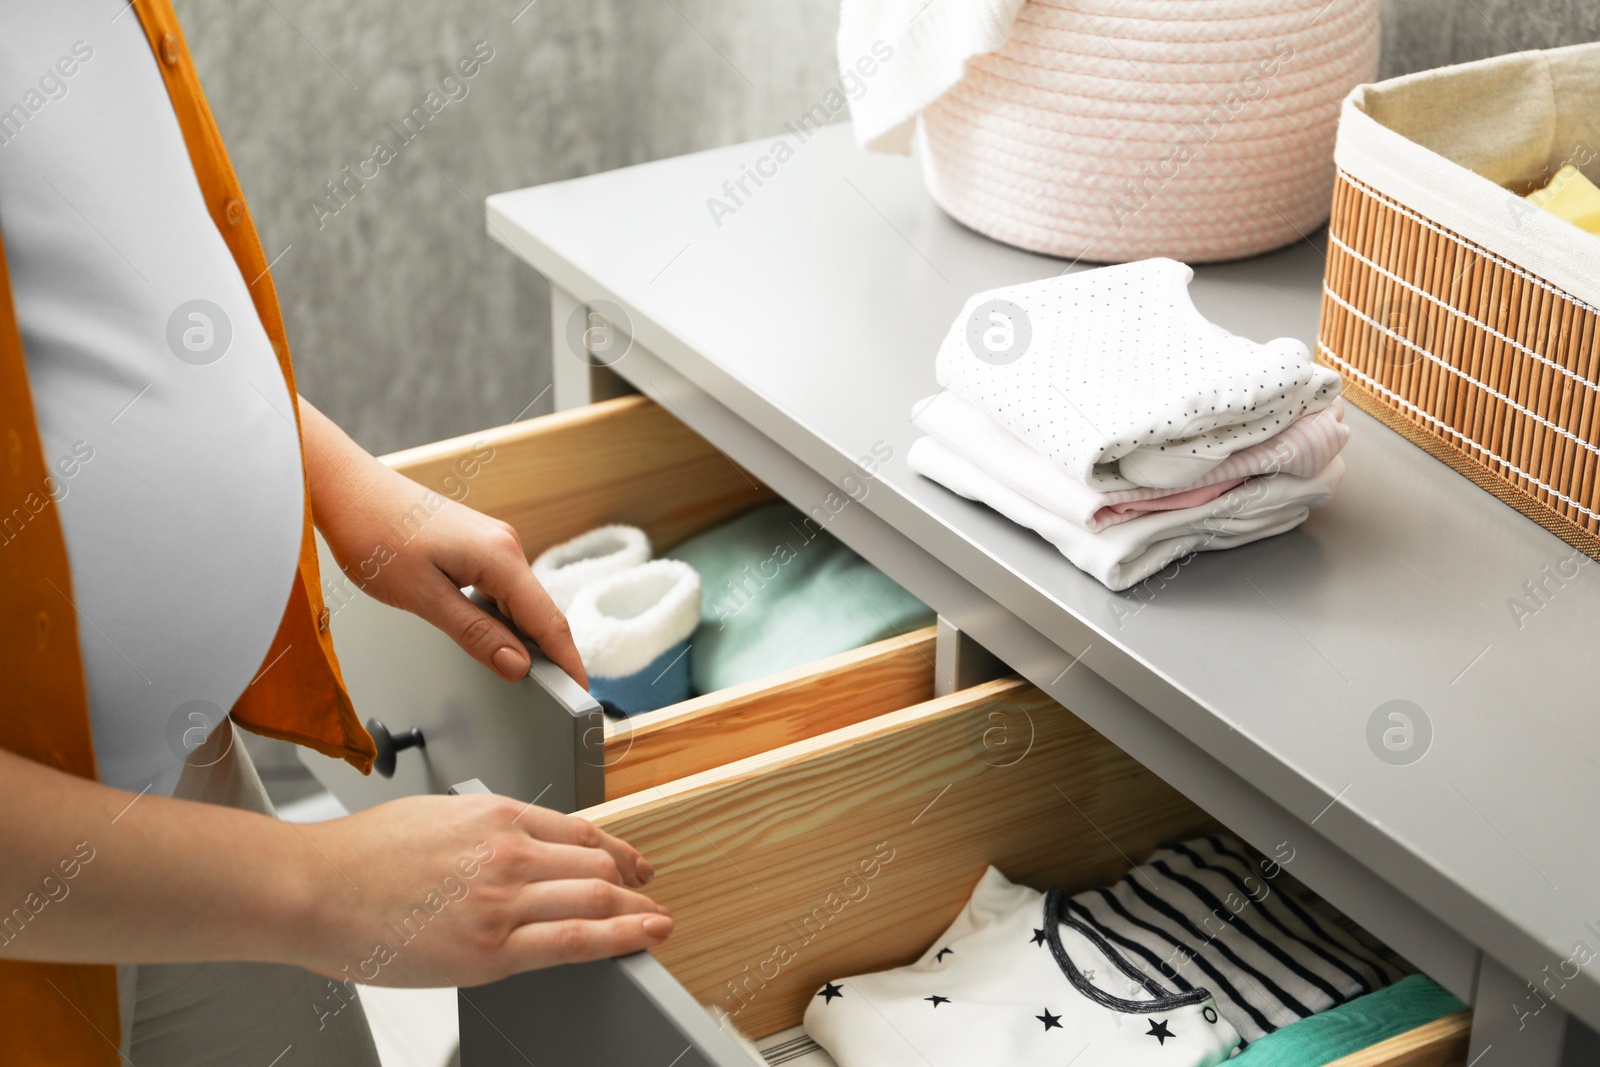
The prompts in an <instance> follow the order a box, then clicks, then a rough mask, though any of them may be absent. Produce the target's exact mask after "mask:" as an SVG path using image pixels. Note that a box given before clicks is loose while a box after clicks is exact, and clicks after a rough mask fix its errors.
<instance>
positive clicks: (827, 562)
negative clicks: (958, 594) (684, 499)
mask: <svg viewBox="0 0 1600 1067" xmlns="http://www.w3.org/2000/svg"><path fill="white" fill-rule="evenodd" d="M841 499H842V498H841ZM847 506H850V505H847ZM818 512H819V514H820V515H823V516H826V515H827V514H828V513H827V511H826V510H825V509H822V508H819V509H818ZM666 556H667V557H668V558H671V559H681V560H683V561H684V562H685V563H687V564H689V565H690V566H691V567H693V568H694V569H695V570H696V571H698V572H700V588H701V601H700V628H699V629H698V630H696V631H695V635H694V640H693V641H692V643H691V645H690V653H689V670H690V674H691V677H692V682H693V685H694V690H695V692H696V693H709V692H711V691H713V690H716V689H723V688H726V687H727V686H730V685H738V684H739V683H741V682H748V681H752V680H754V679H756V678H761V677H763V676H765V675H768V674H773V673H776V672H777V671H783V670H788V669H789V668H791V667H798V666H800V665H801V664H803V663H809V662H811V661H812V660H817V659H823V658H824V657H827V656H832V655H835V654H837V653H840V652H846V651H848V650H850V649H852V648H859V647H860V646H861V645H865V644H870V643H871V642H873V641H879V640H882V639H883V638H886V637H892V636H894V635H895V634H897V633H907V632H909V631H911V630H915V629H917V628H919V627H922V626H928V625H930V624H932V622H933V612H932V611H931V610H930V609H929V608H928V606H927V605H925V604H923V603H922V601H920V600H918V599H917V598H916V597H914V596H912V595H911V594H910V593H908V592H906V591H905V590H904V589H902V588H901V587H900V586H899V585H897V584H895V582H893V581H892V580H891V579H890V578H889V576H888V575H886V574H884V573H883V572H882V571H880V570H878V568H876V567H874V566H873V565H872V564H870V563H868V562H867V561H866V560H864V559H862V558H861V557H860V556H858V555H856V554H855V553H854V552H852V551H851V550H850V549H849V548H846V547H845V546H844V544H842V543H841V542H840V541H839V539H838V538H836V537H834V536H833V535H832V534H830V533H828V532H827V531H826V530H825V529H823V528H822V526H821V524H820V523H819V522H818V520H817V519H815V518H812V517H810V516H807V515H806V514H805V513H803V512H801V511H800V510H798V509H797V508H794V507H791V506H790V505H789V504H786V503H783V502H781V501H780V502H778V503H773V504H762V505H760V506H759V507H755V508H752V509H751V510H749V511H747V512H745V513H744V514H743V515H740V516H739V517H738V518H736V519H733V520H731V521H729V522H726V523H723V524H722V525H721V526H717V527H714V528H713V529H710V530H707V531H706V532H705V533H703V534H699V535H697V536H695V537H691V538H690V539H689V540H687V541H684V542H683V543H682V544H679V545H678V546H676V547H675V548H673V549H672V551H670V552H668V553H666Z"/></svg>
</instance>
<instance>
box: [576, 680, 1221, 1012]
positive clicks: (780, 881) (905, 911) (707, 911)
mask: <svg viewBox="0 0 1600 1067" xmlns="http://www.w3.org/2000/svg"><path fill="white" fill-rule="evenodd" d="M585 814H586V815H587V816H588V817H590V818H592V819H594V820H595V821H596V822H598V823H599V824H600V825H602V826H604V827H605V828H606V829H608V830H610V831H611V832H612V833H615V834H618V835H620V836H621V837H623V838H624V839H625V840H628V841H631V842H633V843H634V844H635V845H637V846H638V847H639V848H640V849H641V850H643V851H644V853H645V854H646V855H647V856H648V857H649V858H650V860H651V861H652V862H653V863H654V864H655V866H656V869H657V871H658V872H659V874H658V876H657V878H656V880H655V882H654V883H653V884H652V885H651V890H650V891H651V894H652V895H653V896H655V897H656V898H657V899H660V900H662V901H664V902H665V903H667V904H668V905H669V906H670V907H671V908H672V909H673V912H674V914H675V915H676V917H677V920H678V926H677V932H676V933H675V935H674V936H673V938H672V939H671V940H670V941H668V942H667V944H666V945H664V946H662V948H661V949H660V950H658V952H657V956H658V958H659V959H660V960H661V961H662V963H663V964H665V965H666V967H667V968H668V969H669V970H670V971H671V972H672V973H673V974H674V975H675V976H676V977H677V978H678V980H679V981H681V982H682V983H683V984H684V985H685V986H686V987H687V988H688V989H689V991H690V992H691V993H692V994H693V995H694V996H695V997H696V998H697V999H699V1000H700V1001H702V1002H704V1003H706V1004H707V1005H709V1006H711V1007H712V1008H713V1009H715V1010H720V1011H723V1012H726V1013H727V1014H728V1015H730V1016H732V1017H733V1021H734V1022H735V1023H736V1024H737V1025H738V1026H739V1027H740V1028H741V1029H742V1030H744V1031H745V1032H746V1033H748V1034H751V1035H755V1036H764V1035H766V1034H770V1033H773V1032H775V1031H777V1030H780V1029H783V1028H785V1027H788V1026H793V1025H795V1024H796V1023H798V1022H799V1021H800V1018H801V1014H802V1013H803V1011H804V1009H805V1006H806V1004H807V1002H808V1000H809V998H810V996H811V994H812V992H813V991H814V990H815V989H816V988H817V987H818V986H820V985H821V984H822V982H823V981H824V980H826V979H830V978H835V977H838V976H840V975H845V974H854V973H860V972H863V971H869V970H876V969H881V968H884V967H891V966H898V965H901V964H904V963H907V962H909V961H910V960H912V959H914V958H915V957H916V956H917V955H918V954H919V953H920V952H921V951H922V950H923V949H924V948H926V946H927V945H928V943H929V942H930V941H931V940H932V939H933V938H934V937H935V936H937V934H938V933H939V931H940V930H942V929H943V928H944V927H945V926H947V925H948V924H949V923H950V922H951V921H952V920H953V919H954V918H955V915H956V913H957V912H958V911H959V910H960V909H961V907H962V906H963V904H964V903H965V902H966V900H967V897H968V896H969V895H970V894H971V891H972V887H973V885H974V884H975V883H976V881H977V878H978V877H979V875H981V874H982V872H983V869H984V866H985V865H986V864H989V863H993V864H995V865H997V866H998V867H1000V869H1001V870H1003V871H1004V872H1006V874H1007V875H1009V876H1010V877H1012V878H1014V879H1017V880H1019V881H1022V882H1026V883H1028V884H1030V885H1033V886H1036V887H1039V888H1046V887H1049V886H1054V885H1060V886H1065V887H1067V888H1070V889H1080V888H1087V887H1089V886H1093V885H1099V884H1103V883H1106V882H1109V881H1112V880H1114V879H1115V878H1117V877H1118V876H1119V875H1121V874H1122V873H1123V872H1124V871H1125V870H1126V869H1127V867H1128V862H1129V858H1130V857H1131V858H1133V859H1138V858H1142V856H1143V855H1145V854H1147V853H1149V852H1150V851H1151V850H1152V849H1154V848H1155V847H1156V846H1157V845H1158V844H1160V843H1162V842H1164V841H1170V840H1173V839H1177V838H1181V837H1183V836H1186V835H1189V834H1191V833H1195V832H1200V831H1202V830H1204V829H1208V828H1210V827H1211V826H1212V821H1211V820H1210V819H1209V818H1208V817H1207V816H1206V815H1205V814H1204V813H1203V812H1201V811H1200V810H1199V809H1198V808H1196V807H1194V806H1193V805H1192V804H1190V803H1189V802H1188V801H1187V800H1185V799H1184V798H1183V797H1182V796H1180V795H1179V794H1178V793H1177V792H1175V791H1174V790H1173V789H1172V788H1171V787H1169V786H1167V785H1166V784H1165V783H1164V782H1162V781H1161V780H1160V779H1158V778H1156V777H1155V776H1154V775H1153V774H1151V773H1150V772H1148V771H1146V770H1144V768H1142V767H1140V766H1139V765H1138V764H1137V763H1135V762H1134V761H1133V760H1132V759H1130V758H1129V757H1128V756H1126V755H1125V754H1123V753H1122V752H1121V751H1120V750H1118V749H1117V748H1115V747H1114V746H1113V745H1111V744H1110V743H1109V742H1107V741H1106V740H1104V739H1103V738H1101V737H1100V736H1099V735H1098V734H1096V733H1095V732H1094V731H1092V730H1090V729H1089V728H1088V727H1087V726H1085V725H1084V724H1083V723H1082V722H1081V721H1080V720H1078V719H1077V718H1076V717H1074V716H1073V715H1071V714H1070V713H1068V712H1067V711H1066V710H1065V709H1063V708H1061V707H1060V706H1059V705H1057V704H1056V703H1054V702H1053V701H1052V700H1050V699H1049V698H1048V697H1047V696H1045V695H1044V694H1043V693H1041V692H1040V691H1039V690H1037V689H1034V688H1033V687H1032V686H1029V685H1027V684H1025V683H1022V682H1019V681H1015V680H1001V681H996V682H989V683H985V684H984V685H981V686H977V687H974V688H973V689H969V690H965V691H962V692H960V693H955V694H952V695H950V696H947V697H942V698H939V699H936V700H931V701H928V702H926V703H924V704H921V705H918V706H916V707H913V708H908V709H905V710H903V711H900V712H896V713H893V714H890V715H886V716H882V717H880V718H878V719H874V720H872V721H871V722H867V723H862V724H860V725H858V726H853V727H846V728H844V729H841V730H838V731H835V732H833V733H831V734H827V735H824V736H822V737H818V738H814V739H812V740H810V741H802V742H799V743H797V744H794V745H791V746H789V747H787V748H785V749H783V750H781V751H779V752H774V753H768V754H766V755H762V756H755V757H751V758H749V759H746V760H743V761H740V762H739V763H736V764H733V765H730V766H728V767H724V768H720V769H718V770H716V771H710V772H707V773H705V774H701V775H697V776H695V777H693V778H689V779H684V780H682V781H679V782H676V783H672V784H670V785H668V786H665V787H657V788H652V789H648V790H646V791H645V792H643V793H640V794H636V795H635V796H634V797H630V798H627V799H625V800H620V801H612V802H608V803H606V804H603V805H600V806H598V807H596V808H591V809H589V810H588V811H587V812H586V813H585Z"/></svg>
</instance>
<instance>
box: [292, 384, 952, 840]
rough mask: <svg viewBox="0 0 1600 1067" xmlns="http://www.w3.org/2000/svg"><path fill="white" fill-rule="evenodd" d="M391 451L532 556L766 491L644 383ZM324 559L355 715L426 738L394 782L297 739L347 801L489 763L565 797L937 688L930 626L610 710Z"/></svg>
mask: <svg viewBox="0 0 1600 1067" xmlns="http://www.w3.org/2000/svg"><path fill="white" fill-rule="evenodd" d="M384 462H386V463H388V464H389V465H390V466H392V467H393V468H395V469H396V470H398V471H400V472H401V473H403V474H405V475H407V476H408V477H410V478H412V479H414V480H415V481H417V482H419V483H421V484H422V485H425V486H427V487H428V488H430V489H432V490H434V491H436V492H438V493H440V494H441V495H443V496H447V497H450V498H451V499H454V500H458V501H460V502H462V503H465V504H467V505H468V506H470V507H473V508H476V509H478V510H479V511H482V512H484V513H486V514H489V515H493V516H495V517H497V518H500V519H503V520H505V521H506V522H508V523H510V524H511V525H512V526H514V527H516V529H517V532H518V534H519V535H520V536H521V538H522V544H523V547H524V549H525V550H526V551H527V553H528V556H529V558H530V559H532V558H533V557H534V556H536V555H538V554H539V553H540V552H542V551H544V550H545V549H546V548H548V547H550V546H551V545H554V544H557V543H559V542H561V541H565V540H567V539H569V538H571V537H573V536H575V535H577V534H579V533H582V532H584V531H585V530H589V529H592V528H594V527H596V526H599V525H602V524H605V523H610V522H622V523H629V524H632V525H635V526H639V527H641V528H642V529H644V530H645V532H646V533H648V534H649V535H650V539H651V543H652V545H653V546H654V547H655V549H656V551H657V552H658V553H659V552H664V551H666V550H668V549H670V548H671V547H672V546H674V545H676V544H677V543H678V542H680V541H682V540H684V539H685V538H687V537H690V536H692V535H694V534H697V533H700V532H702V531H704V530H706V529H709V528H711V527H713V526H716V525H717V524H719V523H721V522H724V521H725V520H727V519H729V518H732V517H733V516H735V515H738V514H739V513H740V512H743V511H745V510H746V509H748V508H750V507H752V506H754V505H756V504H759V503H762V502H764V501H767V500H772V499H775V498H776V497H775V494H773V492H772V491H771V490H770V489H768V488H767V487H766V486H764V485H762V484H761V483H759V482H758V481H756V480H755V479H754V478H753V477H751V476H750V475H749V474H748V473H747V472H746V471H744V470H743V469H742V468H740V467H738V466H737V465H736V464H734V462H733V461H732V460H730V459H729V458H728V457H727V456H725V455H723V454H722V453H721V452H719V451H717V450H716V449H715V448H713V447H712V446H711V445H709V444H707V443H706V442H705V441H704V440H703V439H702V438H700V437H699V436H698V435H697V434H695V433H694V432H693V431H692V430H690V429H689V428H688V427H686V426H685V425H684V424H683V423H681V422H679V421H678V420H677V419H676V418H674V417H673V416H672V415H671V414H669V413H668V412H666V411H665V410H663V409H662V408H660V407H658V406H657V405H656V404H655V403H653V402H652V401H650V400H648V399H646V398H644V397H641V396H628V397H622V398H619V399H615V400H607V401H604V402H601V403H597V404H592V405H590V406H588V407H585V408H579V409H576V410H573V411H566V412H559V413H557V414H554V415H549V416H546V417H543V418H538V419H530V420H527V421H525V422H518V423H513V424H511V425H509V426H502V427H499V428H497V429H492V430H485V431H483V432H482V433H477V434H471V435H468V436H465V437H459V438H455V439H453V440H449V441H441V442H438V443H436V444H431V445H424V446H421V447H419V448H413V449H408V450H406V451H403V452H397V453H394V454H392V455H389V456H386V457H384ZM424 521H425V520H424ZM402 536H403V534H402ZM322 562H323V572H324V587H325V591H326V596H327V600H328V607H329V609H330V610H331V611H332V612H333V621H332V628H333V636H334V645H335V647H336V648H337V650H338V652H339V658H340V662H341V665H342V667H343V670H344V676H345V680H346V682H347V683H348V685H349V687H350V692H351V695H352V697H353V699H354V700H355V703H356V707H357V709H358V710H359V712H360V714H361V716H362V718H363V719H366V718H369V717H373V718H377V719H379V720H381V721H382V722H383V723H384V725H385V726H386V727H387V728H388V729H389V730H390V731H391V732H392V733H396V734H398V733H401V732H403V731H406V730H409V729H411V728H412V727H420V728H421V729H422V732H423V736H424V738H425V740H426V746H425V747H424V748H422V749H418V750H415V751H408V752H402V753H400V755H399V759H398V761H397V769H396V773H395V776H394V777H393V778H389V779H384V778H380V777H378V776H376V775H373V776H371V777H363V776H362V775H360V774H358V773H356V772H355V771H354V770H352V769H351V768H350V767H348V766H347V765H345V764H343V763H342V762H339V761H336V760H332V759H328V758H327V757H324V756H319V755H316V754H315V753H311V752H308V751H304V750H302V753H301V758H302V760H304V761H305V762H306V764H307V765H308V766H310V767H311V769H312V771H313V772H314V773H315V774H316V775H317V777H318V778H319V779H320V780H321V781H322V782H323V784H324V785H326V786H327V787H328V788H329V789H330V790H331V791H332V792H333V793H334V794H335V795H336V796H337V797H339V799H340V800H341V801H343V802H344V804H345V806H346V807H348V808H350V809H351V810H355V809H357V808H363V807H367V806H369V805H371V804H375V803H379V802H381V801H384V800H388V799H392V798H394V797H396V796H402V795H406V794H410V793H418V792H435V793H438V792H443V791H445V790H446V789H447V788H448V787H449V786H450V785H451V784H453V783H454V782H458V781H461V780H463V779H467V778H482V779H484V780H485V781H489V782H492V783H494V787H495V789H496V790H497V791H499V792H502V793H505V794H507V795H510V796H516V797H520V798H523V799H527V800H533V799H535V798H538V800H539V802H540V803H541V804H544V805H546V806H549V807H553V808H558V809H561V810H566V811H571V810H574V809H575V808H577V807H581V806H586V805H589V804H594V803H598V802H600V801H601V800H604V799H606V798H611V797H619V796H623V795H626V794H628V793H631V792H634V791H636V790H639V789H643V788H646V787H649V786H653V785H657V784H659V783H662V782H668V781H672V780H673V779H676V778H681V777H683V776H685V775H689V774H694V773H696V772H698V771H702V770H705V769H706V768H709V767H714V766H717V765H719V764H722V763H727V762H729V761H732V760H737V759H741V758H743V757H745V756H749V755H752V754H754V753H757V752H762V751H765V750H767V749H770V748H775V747H778V746H781V745H785V744H788V743H790V742H792V741H796V740H799V739H802V738H807V737H813V736H816V735H817V734H820V733H825V732H827V731H829V730H833V729H836V728H838V727H841V726H845V725H848V724H850V723H855V722H860V721H862V720H864V719H868V718H871V717H872V716H875V715H880V714H883V713H884V712H887V711H892V710H894V709H896V708H901V707H904V706H906V705H907V704H911V703H915V702H917V701H920V700H925V699H927V698H928V697H930V696H932V695H933V679H934V670H933V663H934V630H933V628H932V627H929V628H927V629H926V630H922V631H918V632H915V633H910V634H906V635H902V636H896V637H893V638H890V639H888V640H885V641H880V642H877V643H875V644H872V645H868V646H865V647H863V648H859V649H855V650H852V651H849V652H845V653H842V654H840V655H837V656H833V657H831V658H829V659H826V660H821V661H818V662H815V663H811V664H807V665H804V666H802V667H798V668H795V669H793V670H790V671H787V672H784V673H782V674H778V675H774V676H771V677H769V678H764V679H761V680H759V681H756V682H751V683H747V684H744V685H740V686H735V687H732V688H729V689H725V690H721V691H719V692H715V693H710V694H706V695H703V696H700V697H697V698H694V699H691V700H687V701H684V702H682V703H680V704H676V705H672V706H670V707H667V708H662V709H659V710H657V711H652V712H649V713H647V714H644V715H640V716H637V717H634V718H631V719H625V720H615V719H609V718H607V717H606V716H604V715H602V714H601V713H600V710H599V707H598V706H597V705H596V704H595V702H594V701H593V700H592V699H591V698H590V697H589V696H588V694H587V693H585V692H584V691H583V690H581V689H580V688H579V687H578V686H577V685H575V684H573V683H572V682H571V680H570V679H568V678H566V676H565V675H564V674H562V673H561V672H560V671H558V670H556V669H555V668H554V667H552V666H551V665H550V664H549V663H548V661H546V660H545V659H544V657H543V656H541V655H537V654H535V657H534V662H535V667H534V670H533V672H532V675H531V677H530V678H529V679H527V680H525V681H523V682H518V683H506V682H504V681H501V680H499V679H497V678H495V677H494V676H493V675H491V674H490V673H489V672H488V671H487V670H485V669H484V668H482V667H480V666H479V665H478V664H477V663H475V662H474V661H473V660H471V659H470V658H469V657H468V656H467V655H466V654H465V653H463V652H461V651H460V649H458V648H457V647H456V646H455V644H454V643H453V642H451V641H450V640H448V639H447V638H445V637H444V636H443V635H442V634H440V633H439V632H438V631H436V630H434V629H433V628H432V627H431V626H429V625H428V624H427V623H424V622H422V621H421V620H420V619H417V618H416V617H415V616H412V615H410V614H408V613H406V612H403V611H398V610H396V609H393V608H389V607H387V606H385V605H382V604H379V603H377V602H376V601H374V600H372V599H371V598H370V597H367V596H365V595H364V594H362V593H360V592H359V591H357V590H356V588H355V587H354V585H353V583H351V582H349V581H348V580H347V579H345V578H344V577H343V576H342V575H340V573H339V571H338V569H337V567H336V566H335V565H334V563H333V561H332V559H331V557H330V556H329V555H328V553H327V551H326V548H325V547H324V550H323V561H322Z"/></svg>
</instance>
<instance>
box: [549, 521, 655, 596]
mask: <svg viewBox="0 0 1600 1067" xmlns="http://www.w3.org/2000/svg"><path fill="white" fill-rule="evenodd" d="M649 558H650V538H649V536H648V535H647V534H646V533H645V532H644V531H643V530H641V529H639V528H638V527H637V526H623V525H620V524H616V525H611V526H600V527H597V528H596V529H593V530H590V531H589V532H588V533H583V534H579V535H578V536H577V537H574V538H573V539H572V540H570V541H563V542H562V543H561V544H559V545H555V546H553V547H551V548H547V549H545V550H544V551H543V552H541V553H539V556H538V558H536V559H535V560H534V561H533V576H534V577H535V578H537V579H539V584H540V585H542V586H544V590H545V592H547V593H549V594H550V599H551V600H553V601H555V604H556V607H557V608H559V609H561V610H562V611H563V612H564V611H566V610H567V605H568V604H571V603H572V598H573V596H574V595H575V594H576V593H577V592H578V590H579V589H581V588H582V587H583V586H585V585H587V584H589V583H590V582H593V581H595V580H597V579H600V578H604V577H606V576H608V575H612V574H616V573H617V572H618V571H625V570H627V569H628V568H629V567H634V566H637V565H638V564H640V563H643V562H644V561H645V560H647V559H649Z"/></svg>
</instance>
